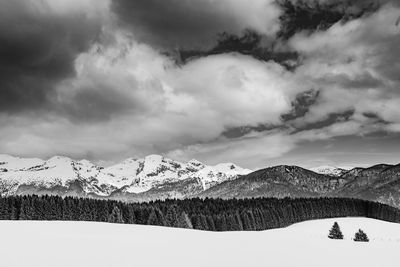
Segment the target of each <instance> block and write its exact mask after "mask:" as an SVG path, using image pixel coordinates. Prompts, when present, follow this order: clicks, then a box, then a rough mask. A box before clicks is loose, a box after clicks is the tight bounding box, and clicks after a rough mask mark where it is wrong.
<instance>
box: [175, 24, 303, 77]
mask: <svg viewBox="0 0 400 267" xmlns="http://www.w3.org/2000/svg"><path fill="white" fill-rule="evenodd" d="M275 46H276V44H275V40H274V39H272V38H270V37H268V36H265V35H261V34H258V33H256V32H254V31H249V30H246V31H244V32H243V33H242V34H241V35H239V36H238V35H234V34H228V33H222V34H220V35H219V38H218V40H217V44H216V45H215V46H214V47H213V48H211V49H209V50H178V51H177V53H176V54H173V55H172V56H175V57H176V58H177V61H178V62H179V63H183V64H184V63H187V62H188V61H190V60H195V59H197V58H199V57H205V56H209V55H217V54H223V53H231V52H237V53H241V54H243V55H249V56H252V57H254V58H255V59H258V60H261V61H270V60H272V61H274V62H276V63H278V64H281V65H282V66H284V67H285V68H286V69H288V70H294V69H295V68H296V66H297V64H298V60H299V54H298V53H296V52H295V51H279V50H277V49H276V47H275Z"/></svg>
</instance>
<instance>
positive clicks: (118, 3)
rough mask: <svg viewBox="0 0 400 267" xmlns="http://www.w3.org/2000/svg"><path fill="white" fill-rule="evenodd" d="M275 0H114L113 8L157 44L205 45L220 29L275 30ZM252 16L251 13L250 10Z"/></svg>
mask: <svg viewBox="0 0 400 267" xmlns="http://www.w3.org/2000/svg"><path fill="white" fill-rule="evenodd" d="M272 3H273V0H255V1H253V2H252V3H251V4H246V3H244V2H241V1H234V0H220V1H208V0H192V1H188V0H183V1H182V0H169V1H165V0H135V1H131V0H113V1H112V9H113V11H114V12H115V14H116V15H117V17H118V18H119V21H120V22H121V24H122V25H124V26H125V27H127V28H128V29H129V30H131V31H132V32H133V33H134V35H135V38H139V39H140V40H141V41H144V42H147V43H150V44H152V45H154V46H157V47H158V48H162V49H166V50H171V49H175V48H186V49H188V48H204V47H210V46H211V45H213V44H215V41H216V38H217V35H218V34H219V33H223V32H228V33H232V34H239V33H240V32H241V31H243V30H245V29H252V30H258V31H260V32H263V33H273V32H274V31H275V30H276V29H277V26H278V25H276V24H275V22H276V19H277V17H278V15H279V10H278V9H277V8H276V7H275V6H274V5H272ZM251 13H252V15H251V16H249V14H251Z"/></svg>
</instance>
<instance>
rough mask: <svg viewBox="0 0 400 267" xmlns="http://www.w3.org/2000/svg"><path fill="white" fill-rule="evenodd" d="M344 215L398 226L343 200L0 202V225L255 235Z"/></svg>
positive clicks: (396, 213) (386, 212)
mask: <svg viewBox="0 0 400 267" xmlns="http://www.w3.org/2000/svg"><path fill="white" fill-rule="evenodd" d="M346 216H361V217H368V218H375V219H380V220H384V221H389V222H400V210H398V209H396V208H394V207H391V206H387V205H383V204H380V203H374V202H369V201H364V200H358V199H345V198H312V199H306V198H298V199H290V198H284V199H275V198H256V199H230V200H222V199H199V198H195V199H185V200H165V201H155V202H149V203H123V202H119V201H112V200H97V199H88V198H73V197H65V198H62V197H59V196H35V195H33V196H12V197H0V219H1V220H65V221H97V222H111V223H126V224H144V225H160V226H168V227H180V228H193V229H199V230H209V231H242V230H244V231H258V230H266V229H272V228H279V227H285V226H288V225H290V224H293V223H296V222H301V221H305V220H312V219H323V218H332V217H346Z"/></svg>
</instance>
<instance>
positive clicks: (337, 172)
mask: <svg viewBox="0 0 400 267" xmlns="http://www.w3.org/2000/svg"><path fill="white" fill-rule="evenodd" d="M310 171H313V172H315V173H319V174H324V175H329V176H335V177H339V176H342V175H343V174H344V173H345V172H346V171H347V170H345V169H342V168H338V167H334V166H330V165H325V166H319V167H314V168H310Z"/></svg>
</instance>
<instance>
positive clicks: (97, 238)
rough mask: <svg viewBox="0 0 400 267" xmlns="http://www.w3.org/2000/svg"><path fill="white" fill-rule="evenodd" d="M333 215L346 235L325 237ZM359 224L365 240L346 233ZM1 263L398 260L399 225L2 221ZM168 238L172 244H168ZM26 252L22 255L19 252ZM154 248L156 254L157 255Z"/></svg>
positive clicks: (78, 265) (372, 263)
mask: <svg viewBox="0 0 400 267" xmlns="http://www.w3.org/2000/svg"><path fill="white" fill-rule="evenodd" d="M334 221H337V222H338V223H339V225H340V227H341V229H342V231H343V233H344V235H345V240H339V241H338V240H330V239H328V238H327V237H326V235H327V233H328V231H329V229H330V227H331V226H332V224H333V222H334ZM358 228H362V229H363V230H364V231H365V232H366V233H367V234H368V236H369V237H370V242H369V243H356V242H353V241H351V240H350V237H351V236H352V235H353V234H354V232H355V231H356V230H358ZM0 236H1V237H2V244H7V245H2V246H1V249H2V264H3V265H4V266H13V267H25V266H27V265H26V264H27V259H29V267H53V266H58V267H70V266H74V267H92V266H93V267H94V266H95V267H102V266H104V267H105V266H107V267H108V266H119V267H125V266H127V267H128V266H133V265H135V266H146V267H152V266H154V267H159V266H175V267H180V266H182V267H183V266H194V267H203V266H230V267H236V266H237V267H239V266H250V267H253V266H254V267H255V266H257V267H258V266H274V267H293V266H308V267H319V266H326V267H338V266H340V267H351V266H363V267H376V266H381V267H397V266H398V256H397V254H398V251H399V250H400V239H399V236H400V225H399V224H393V223H387V222H382V221H378V220H373V219H365V218H336V219H326V220H316V221H307V222H303V223H299V224H295V225H292V226H289V227H287V228H282V229H275V230H268V231H263V232H226V233H214V232H203V231H195V230H185V229H173V228H164V227H154V226H139V225H118V224H105V223H89V222H32V221H30V222H27V221H0ZM171 244H172V245H171ZM21 255H23V257H21ZM155 255H156V256H155Z"/></svg>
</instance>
